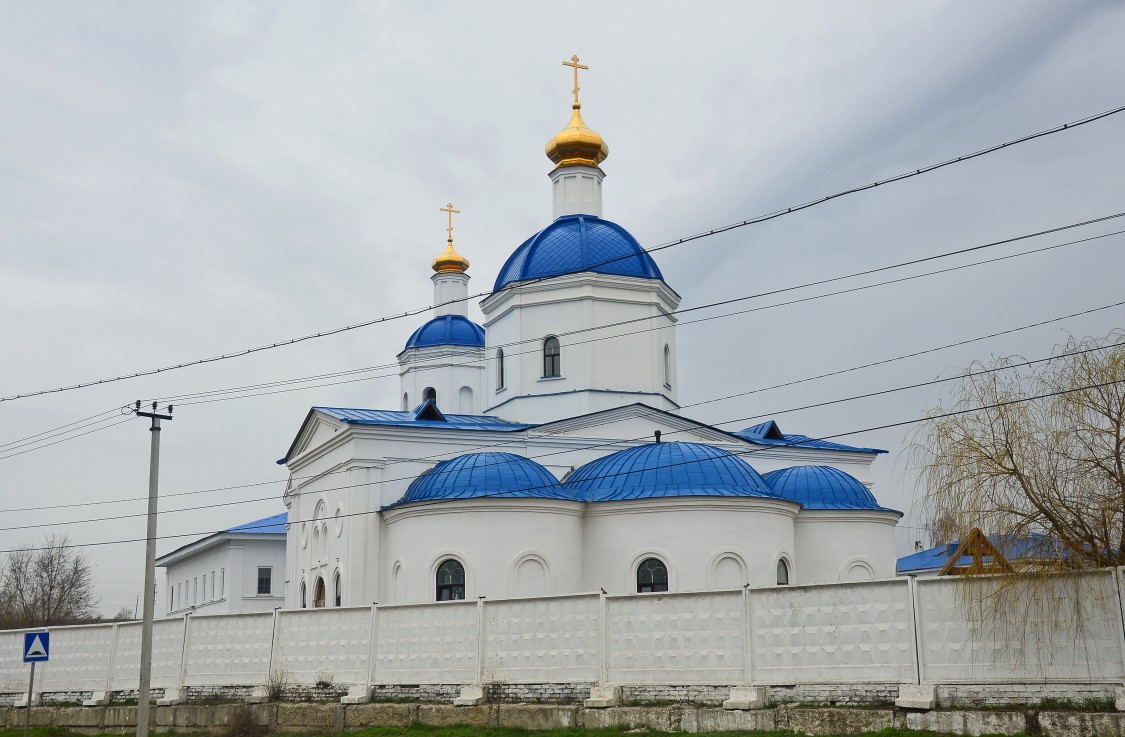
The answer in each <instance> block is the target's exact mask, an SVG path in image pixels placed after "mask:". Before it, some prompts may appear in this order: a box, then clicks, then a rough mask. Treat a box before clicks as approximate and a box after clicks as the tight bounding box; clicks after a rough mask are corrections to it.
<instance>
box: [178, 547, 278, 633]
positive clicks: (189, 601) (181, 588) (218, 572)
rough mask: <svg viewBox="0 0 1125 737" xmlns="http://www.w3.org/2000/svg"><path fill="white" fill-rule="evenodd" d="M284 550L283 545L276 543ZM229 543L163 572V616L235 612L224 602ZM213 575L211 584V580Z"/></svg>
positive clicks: (228, 566) (229, 560) (228, 568)
mask: <svg viewBox="0 0 1125 737" xmlns="http://www.w3.org/2000/svg"><path fill="white" fill-rule="evenodd" d="M279 544H280V545H281V546H284V543H283V542H282V543H279ZM229 546H230V541H229V540H223V541H221V542H219V543H218V544H216V545H215V546H214V547H212V548H210V549H208V550H205V551H203V552H201V553H198V554H196V555H192V556H190V557H188V558H186V559H185V560H183V561H182V562H179V563H172V564H170V565H168V566H165V568H164V601H162V602H157V605H158V606H163V607H164V612H165V616H178V615H180V614H183V613H184V612H188V611H201V612H202V611H206V613H208V614H226V613H228V612H231V611H234V612H237V611H238V610H237V609H231V608H230V607H229V606H228V602H227V589H226V583H227V581H226V578H227V575H228V573H229V571H230V566H231V555H230V549H229ZM212 573H213V574H214V583H212V580H211V579H212V576H211V574H212Z"/></svg>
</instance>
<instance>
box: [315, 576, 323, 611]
mask: <svg viewBox="0 0 1125 737" xmlns="http://www.w3.org/2000/svg"><path fill="white" fill-rule="evenodd" d="M313 608H314V609H323V608H324V579H323V578H320V577H319V576H317V579H316V588H314V589H313Z"/></svg>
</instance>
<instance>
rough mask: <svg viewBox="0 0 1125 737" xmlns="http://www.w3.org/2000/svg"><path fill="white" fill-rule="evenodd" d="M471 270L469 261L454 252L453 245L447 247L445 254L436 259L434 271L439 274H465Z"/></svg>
mask: <svg viewBox="0 0 1125 737" xmlns="http://www.w3.org/2000/svg"><path fill="white" fill-rule="evenodd" d="M468 268H469V259H467V258H465V257H464V256H462V255H461V254H459V253H457V251H455V250H453V243H452V242H450V243H449V244H448V245H446V247H445V253H443V254H441V255H440V256H438V257H437V258H435V259H434V271H436V272H437V273H439V274H450V273H457V274H464V273H465V272H466V271H467V270H468Z"/></svg>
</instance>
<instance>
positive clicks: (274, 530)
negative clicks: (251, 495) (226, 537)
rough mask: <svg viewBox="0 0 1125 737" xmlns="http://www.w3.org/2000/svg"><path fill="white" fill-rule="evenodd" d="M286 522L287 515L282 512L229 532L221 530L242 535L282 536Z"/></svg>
mask: <svg viewBox="0 0 1125 737" xmlns="http://www.w3.org/2000/svg"><path fill="white" fill-rule="evenodd" d="M288 521H289V513H288V512H282V513H281V514H275V515H274V516H272V517H264V518H262V519H260V520H255V521H254V522H247V523H246V524H244V525H239V526H238V527H232V528H230V529H229V530H223V532H238V533H241V534H244V535H245V534H250V535H276V534H278V533H281V534H282V535H284V534H285V523H286V522H288Z"/></svg>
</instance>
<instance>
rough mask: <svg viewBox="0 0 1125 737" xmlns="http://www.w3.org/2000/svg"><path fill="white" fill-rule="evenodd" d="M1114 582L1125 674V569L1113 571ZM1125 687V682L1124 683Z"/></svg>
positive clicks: (1122, 663)
mask: <svg viewBox="0 0 1125 737" xmlns="http://www.w3.org/2000/svg"><path fill="white" fill-rule="evenodd" d="M1113 574H1114V575H1113V581H1114V583H1116V584H1117V613H1118V615H1120V621H1118V623H1117V624H1118V625H1120V627H1119V628H1118V630H1117V634H1119V635H1121V636H1120V637H1119V638H1117V641H1118V645H1119V647H1120V649H1121V668H1122V672H1123V673H1125V568H1121V567H1118V568H1115V569H1113ZM1122 685H1123V686H1125V681H1123V683H1122Z"/></svg>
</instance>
